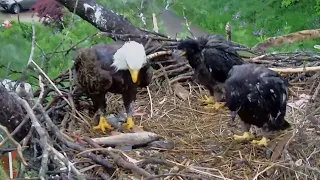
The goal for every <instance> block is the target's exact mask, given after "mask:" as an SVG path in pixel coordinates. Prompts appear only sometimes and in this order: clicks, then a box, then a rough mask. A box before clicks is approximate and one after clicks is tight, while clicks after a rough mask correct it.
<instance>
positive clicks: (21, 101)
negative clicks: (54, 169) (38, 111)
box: [11, 93, 49, 179]
mask: <svg viewBox="0 0 320 180" xmlns="http://www.w3.org/2000/svg"><path fill="white" fill-rule="evenodd" d="M11 95H12V97H13V98H14V99H15V100H16V101H18V102H19V104H21V106H22V107H23V108H24V109H25V110H26V111H27V113H28V115H29V117H30V119H31V122H32V126H33V127H34V128H35V129H36V131H37V132H38V134H39V136H40V143H41V144H40V145H41V147H42V161H41V168H40V170H39V177H40V178H41V179H42V178H43V179H44V176H45V174H46V172H47V170H48V156H49V147H48V144H47V141H48V139H47V134H46V132H45V130H44V129H43V128H42V127H41V125H40V123H39V122H38V120H37V118H36V116H35V115H34V113H33V111H32V109H31V107H30V106H29V104H28V103H27V101H26V100H24V99H21V98H20V97H19V96H18V95H17V94H15V93H11Z"/></svg>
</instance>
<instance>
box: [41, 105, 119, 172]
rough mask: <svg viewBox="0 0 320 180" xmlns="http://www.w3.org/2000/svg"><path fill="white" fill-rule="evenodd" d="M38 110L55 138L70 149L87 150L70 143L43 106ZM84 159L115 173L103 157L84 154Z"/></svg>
mask: <svg viewBox="0 0 320 180" xmlns="http://www.w3.org/2000/svg"><path fill="white" fill-rule="evenodd" d="M38 109H39V110H40V112H41V113H42V114H43V116H44V119H45V121H46V122H47V123H48V125H49V127H50V128H51V130H52V132H53V133H54V134H55V136H56V137H57V138H58V139H59V140H60V141H61V142H62V143H64V144H66V145H67V146H68V147H70V148H72V149H75V150H77V151H80V152H81V151H85V150H86V149H85V148H84V147H82V146H80V145H79V144H76V143H73V142H70V141H68V140H67V139H66V138H65V137H64V136H63V135H62V133H61V132H60V130H59V128H58V127H57V126H56V125H55V124H54V123H53V122H52V120H51V118H50V117H49V116H48V114H46V113H45V111H44V109H43V107H42V106H41V105H39V106H38ZM83 157H86V158H90V159H92V160H93V161H94V162H96V163H97V164H100V165H102V166H103V167H105V168H106V170H107V171H108V173H110V172H111V171H112V172H113V171H114V168H113V166H112V164H111V163H110V162H108V161H107V160H106V159H102V158H101V157H99V156H97V155H95V154H93V153H85V154H83Z"/></svg>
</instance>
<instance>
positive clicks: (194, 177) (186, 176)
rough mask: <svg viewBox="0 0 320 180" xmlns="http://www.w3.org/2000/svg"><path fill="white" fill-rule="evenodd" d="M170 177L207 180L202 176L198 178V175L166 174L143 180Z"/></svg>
mask: <svg viewBox="0 0 320 180" xmlns="http://www.w3.org/2000/svg"><path fill="white" fill-rule="evenodd" d="M170 176H171V178H173V177H174V176H176V177H185V178H191V179H203V180H205V179H207V178H204V177H203V176H199V175H191V174H180V173H168V174H160V175H154V176H152V177H149V178H146V179H145V180H152V179H156V178H161V177H170Z"/></svg>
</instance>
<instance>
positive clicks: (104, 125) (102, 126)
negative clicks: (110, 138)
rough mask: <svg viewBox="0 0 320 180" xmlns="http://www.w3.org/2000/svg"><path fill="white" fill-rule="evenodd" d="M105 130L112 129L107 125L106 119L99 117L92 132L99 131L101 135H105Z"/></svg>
mask: <svg viewBox="0 0 320 180" xmlns="http://www.w3.org/2000/svg"><path fill="white" fill-rule="evenodd" d="M106 129H108V130H113V127H112V126H111V125H110V124H109V123H108V121H107V120H106V118H105V117H103V116H102V115H101V116H100V120H99V124H98V126H94V127H93V130H101V131H102V133H104V134H106Z"/></svg>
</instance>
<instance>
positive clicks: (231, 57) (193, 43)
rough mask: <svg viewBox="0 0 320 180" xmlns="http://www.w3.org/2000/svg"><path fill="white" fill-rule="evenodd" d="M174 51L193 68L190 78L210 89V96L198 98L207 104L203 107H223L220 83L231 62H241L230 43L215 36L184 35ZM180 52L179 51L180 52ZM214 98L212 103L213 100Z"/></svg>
mask: <svg viewBox="0 0 320 180" xmlns="http://www.w3.org/2000/svg"><path fill="white" fill-rule="evenodd" d="M177 49H178V50H177V51H176V52H175V53H176V54H184V55H186V57H187V59H188V61H189V64H190V66H191V67H192V68H193V69H194V78H195V80H196V81H198V82H199V83H200V84H202V85H204V86H205V87H206V88H207V89H208V90H209V92H210V97H207V96H205V98H204V99H200V101H202V102H203V103H206V104H208V105H207V106H205V108H206V109H210V108H214V109H218V108H220V107H222V106H224V104H223V103H219V101H221V100H222V95H223V94H224V93H223V83H224V82H225V80H226V79H227V76H228V72H229V71H230V69H231V68H232V67H233V66H234V65H240V64H243V63H244V61H243V60H242V59H241V57H240V56H239V55H238V54H237V52H236V51H235V50H234V49H233V47H232V46H231V44H230V42H228V41H226V40H225V39H224V38H223V37H221V36H219V35H217V36H212V35H206V36H200V37H198V38H197V39H191V38H187V39H184V40H182V41H181V42H179V44H178V47H177ZM181 51H182V52H181ZM214 99H215V100H216V103H214Z"/></svg>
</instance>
